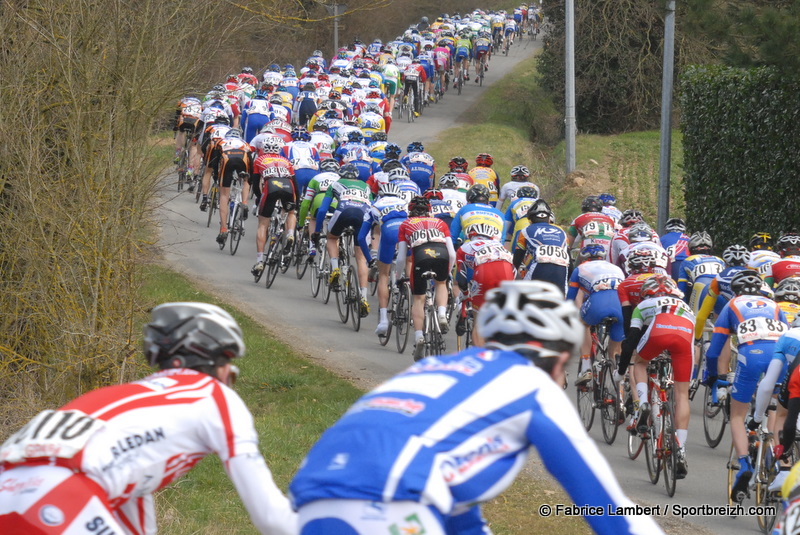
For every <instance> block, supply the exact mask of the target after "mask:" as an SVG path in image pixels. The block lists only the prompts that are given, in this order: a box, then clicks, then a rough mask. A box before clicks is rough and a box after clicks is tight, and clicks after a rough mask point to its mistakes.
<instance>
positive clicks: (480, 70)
mask: <svg viewBox="0 0 800 535" xmlns="http://www.w3.org/2000/svg"><path fill="white" fill-rule="evenodd" d="M485 73H486V63H485V57H484V58H482V59H481V61H479V62H478V69H477V72H476V76H475V81H477V82H478V85H480V86H483V76H484V75H485Z"/></svg>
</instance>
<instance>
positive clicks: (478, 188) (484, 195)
mask: <svg viewBox="0 0 800 535" xmlns="http://www.w3.org/2000/svg"><path fill="white" fill-rule="evenodd" d="M490 195H491V193H490V192H489V188H487V187H486V186H484V185H483V184H475V185H473V186H471V187H470V188H469V189H468V190H467V202H468V203H476V202H477V203H483V204H486V203H488V202H489V196H490Z"/></svg>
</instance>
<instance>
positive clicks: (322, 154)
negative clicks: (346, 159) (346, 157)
mask: <svg viewBox="0 0 800 535" xmlns="http://www.w3.org/2000/svg"><path fill="white" fill-rule="evenodd" d="M311 144H312V145H314V147H315V148H316V149H317V154H318V155H319V159H320V161H322V160H326V159H328V158H331V157H332V156H333V138H332V137H331V136H330V135H328V134H326V133H325V132H320V131H316V132H311Z"/></svg>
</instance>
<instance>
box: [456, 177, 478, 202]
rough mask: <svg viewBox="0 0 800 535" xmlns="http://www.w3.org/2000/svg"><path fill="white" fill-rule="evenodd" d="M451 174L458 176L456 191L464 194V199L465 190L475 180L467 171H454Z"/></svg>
mask: <svg viewBox="0 0 800 535" xmlns="http://www.w3.org/2000/svg"><path fill="white" fill-rule="evenodd" d="M453 174H454V175H455V176H456V178H458V191H460V192H461V193H463V194H465V197H464V199H465V200H466V193H467V190H469V188H471V187H472V186H473V185H474V184H475V181H474V180H472V177H471V176H469V175H468V174H467V173H459V172H454V173H453Z"/></svg>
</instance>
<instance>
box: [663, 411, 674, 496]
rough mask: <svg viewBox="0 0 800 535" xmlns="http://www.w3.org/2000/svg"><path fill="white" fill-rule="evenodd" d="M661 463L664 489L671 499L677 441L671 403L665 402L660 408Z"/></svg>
mask: <svg viewBox="0 0 800 535" xmlns="http://www.w3.org/2000/svg"><path fill="white" fill-rule="evenodd" d="M661 422H662V425H661V429H662V431H661V432H662V434H661V439H660V442H661V444H660V448H659V449H660V451H661V462H662V463H663V465H664V487H665V488H666V489H667V495H668V496H669V497H670V498H671V497H672V496H674V495H675V483H676V481H677V477H676V472H677V469H678V441H677V439H676V438H675V420H674V419H673V412H672V403H670V402H667V403H664V405H663V406H662V407H661Z"/></svg>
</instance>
